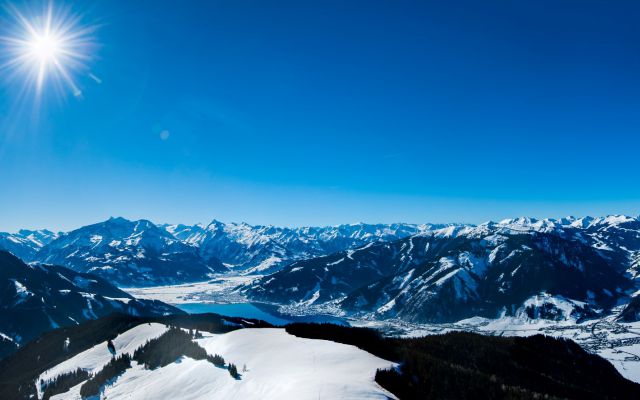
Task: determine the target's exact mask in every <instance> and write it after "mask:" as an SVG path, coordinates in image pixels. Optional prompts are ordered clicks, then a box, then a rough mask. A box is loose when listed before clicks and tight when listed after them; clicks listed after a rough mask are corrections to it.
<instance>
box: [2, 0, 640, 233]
mask: <svg viewBox="0 0 640 400" xmlns="http://www.w3.org/2000/svg"><path fill="white" fill-rule="evenodd" d="M345 3H348V4H345ZM634 3H635V4H634ZM15 4H16V5H17V7H18V8H19V9H27V8H29V7H31V9H32V10H33V9H39V8H38V7H35V8H34V7H33V5H34V4H36V5H37V4H38V3H33V2H29V3H22V2H17V3H15ZM27 6H29V7H27ZM63 6H64V7H70V8H71V10H73V11H74V12H77V13H80V14H82V23H83V24H92V25H98V26H99V27H98V29H97V30H96V31H95V33H94V34H93V36H94V38H95V41H96V43H97V44H98V46H97V47H96V48H95V49H93V50H92V53H91V55H92V57H93V59H92V60H91V61H90V62H89V63H88V66H89V67H90V70H83V71H81V73H78V74H77V75H76V81H77V83H78V85H79V87H80V88H81V89H82V92H83V96H82V98H76V97H73V96H72V95H70V94H69V93H66V96H61V93H60V90H57V91H56V90H54V89H55V88H53V87H47V86H46V82H45V87H44V90H43V95H42V99H41V101H40V102H39V104H37V105H36V104H35V102H33V104H29V102H28V100H25V98H26V97H28V96H20V93H19V88H20V87H21V85H20V83H21V82H17V81H16V80H17V79H19V78H16V77H15V76H12V77H11V78H9V77H7V76H1V77H0V78H2V79H0V182H2V193H1V194H0V230H16V229H18V228H20V227H29V228H33V227H49V228H52V229H70V228H75V227H78V226H80V225H83V224H87V223H91V222H95V221H98V220H102V219H106V218H108V217H109V216H112V215H122V216H125V217H128V218H148V219H151V220H153V221H155V222H186V223H192V222H199V221H202V222H206V221H209V220H210V219H212V218H214V217H215V218H217V219H220V220H225V221H247V222H249V223H261V224H277V225H308V224H319V225H325V224H337V223H343V222H344V223H347V222H356V221H366V222H395V221H406V222H449V221H458V222H477V223H479V222H483V221H485V220H488V219H494V220H497V219H502V218H505V217H511V216H518V215H529V216H537V217H545V216H564V215H569V214H573V215H584V214H609V213H628V214H638V213H640V178H639V175H638V170H639V168H638V148H639V147H640V118H639V117H640V96H639V93H640V25H638V24H637V21H638V19H639V18H640V4H638V3H637V2H615V5H614V4H613V3H609V2H601V1H557V0H553V1H551V0H549V1H488V2H478V1H457V2H449V1H438V2H431V1H420V2H418V1H416V2H404V1H384V2H382V1H352V2H344V1H335V2H333V1H326V0H324V1H270V2H264V1H257V0H256V1H189V2H184V1H158V0H155V1H142V0H140V1H135V2H132V1H124V0H118V1H116V0H109V1H106V0H104V1H99V2H90V1H87V2H82V3H81V4H80V5H73V4H71V3H55V2H54V7H63ZM8 22H10V20H8V19H7V15H6V12H5V15H3V19H2V23H3V25H4V27H5V28H6V27H7V26H8V25H7V24H8ZM88 72H91V73H92V74H94V75H95V76H97V77H99V78H100V80H101V82H102V83H100V84H99V83H97V82H96V81H95V80H94V79H91V78H90V77H89V76H88ZM0 73H2V71H0ZM19 101H20V103H19ZM163 132H164V133H163Z"/></svg>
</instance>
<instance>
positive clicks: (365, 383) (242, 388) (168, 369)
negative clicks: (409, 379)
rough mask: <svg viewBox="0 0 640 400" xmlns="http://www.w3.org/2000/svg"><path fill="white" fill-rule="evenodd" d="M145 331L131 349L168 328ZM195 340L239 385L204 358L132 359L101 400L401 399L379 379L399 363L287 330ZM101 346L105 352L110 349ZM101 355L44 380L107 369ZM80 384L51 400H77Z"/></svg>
mask: <svg viewBox="0 0 640 400" xmlns="http://www.w3.org/2000/svg"><path fill="white" fill-rule="evenodd" d="M153 325H156V324H153ZM142 327H143V325H140V326H138V327H136V328H133V329H132V330H130V331H127V332H125V333H124V334H123V335H121V336H127V337H130V336H134V337H135V338H136V339H135V340H132V341H130V342H129V343H130V344H133V343H134V342H135V343H140V344H144V342H145V341H146V340H147V339H148V338H151V337H152V336H153V335H156V334H160V333H161V332H163V331H164V330H165V329H167V328H166V327H164V326H163V327H162V328H158V327H155V328H156V331H155V332H151V331H148V330H147V331H145V332H142V330H141V329H144V328H142ZM132 331H134V332H132ZM196 341H197V342H198V344H199V345H200V346H202V347H203V348H205V349H206V350H207V352H208V353H209V354H220V355H222V356H223V357H224V358H225V360H226V361H227V362H228V363H229V362H230V363H234V364H236V365H237V367H238V371H239V372H240V373H241V375H242V376H241V379H239V380H236V379H233V378H232V377H231V376H230V375H229V373H228V371H227V370H226V369H223V368H218V367H215V366H213V365H212V364H211V363H209V362H208V361H205V360H198V361H196V360H193V359H190V358H186V357H182V358H180V359H178V360H176V362H174V363H172V364H169V365H167V366H165V367H163V368H158V369H155V370H147V369H144V367H143V366H141V365H137V364H136V363H135V361H134V362H133V366H132V368H130V369H128V370H127V371H126V372H125V373H124V374H122V375H121V376H119V377H118V378H117V379H116V380H115V381H114V382H112V383H111V384H109V385H107V386H106V387H105V388H104V390H103V393H102V395H101V399H109V400H118V399H129V400H145V399H149V400H150V399H184V400H204V399H225V400H226V399H229V400H232V399H238V400H240V399H242V400H252V399H256V400H263V399H292V400H293V399H295V400H304V399H314V400H316V399H387V398H392V399H394V398H395V396H394V395H393V394H391V393H389V392H387V391H386V390H384V389H383V388H381V387H380V386H379V385H378V384H377V383H376V382H375V381H374V377H375V373H376V370H377V369H378V368H393V367H394V366H395V365H394V363H392V362H390V361H386V360H383V359H381V358H378V357H375V356H373V355H371V354H369V353H367V352H365V351H363V350H360V349H358V348H356V347H354V346H349V345H344V344H340V343H335V342H331V341H325V340H315V339H303V338H298V337H295V336H292V335H289V334H288V333H286V331H285V330H284V329H276V328H273V329H240V330H237V331H233V332H230V333H226V334H219V335H215V334H205V337H203V338H201V339H198V340H196ZM114 343H115V344H116V348H117V349H118V351H117V352H118V354H120V351H121V350H122V351H127V352H130V351H133V349H131V348H130V346H124V347H122V346H120V347H118V346H119V343H118V341H117V339H116V340H114ZM96 347H98V348H100V347H104V349H105V350H106V349H107V346H106V343H105V344H101V345H99V346H96ZM103 356H106V355H105V354H100V355H98V354H97V352H96V350H95V348H92V349H90V350H87V351H85V352H84V353H81V354H79V355H77V356H76V357H73V358H72V359H70V360H67V361H65V362H64V363H62V364H60V365H58V366H56V367H55V368H53V369H51V370H49V371H47V372H46V373H45V374H46V376H48V377H51V376H55V374H60V373H63V372H66V371H70V370H73V369H75V368H77V367H81V368H89V369H91V370H95V368H96V367H97V366H98V365H103V364H104V363H106V361H105V359H104V358H103ZM108 358H110V355H109V356H108ZM108 358H107V359H106V360H107V361H108ZM63 364H64V365H63ZM98 369H99V368H98ZM45 374H43V375H45ZM80 386H81V385H77V386H75V387H73V388H72V389H71V390H70V391H69V392H67V393H63V394H60V395H57V396H54V397H52V399H57V400H62V399H65V400H67V399H77V400H79V399H80V398H81V397H80V394H79V393H80Z"/></svg>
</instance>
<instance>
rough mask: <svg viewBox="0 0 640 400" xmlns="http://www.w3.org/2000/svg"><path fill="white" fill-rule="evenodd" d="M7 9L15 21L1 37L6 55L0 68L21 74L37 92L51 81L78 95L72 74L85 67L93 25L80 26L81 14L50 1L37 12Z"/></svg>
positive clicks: (90, 45) (26, 82)
mask: <svg viewBox="0 0 640 400" xmlns="http://www.w3.org/2000/svg"><path fill="white" fill-rule="evenodd" d="M9 11H10V14H11V15H12V16H13V17H14V19H15V22H16V24H15V28H14V29H13V30H12V32H10V34H9V35H6V36H3V37H2V41H3V44H4V47H5V50H6V51H5V52H3V53H4V54H6V55H7V60H6V61H4V63H3V65H2V69H7V70H12V71H13V72H14V73H15V74H19V75H22V76H23V79H25V84H26V85H28V86H32V87H34V88H35V90H36V93H37V94H40V93H41V92H42V91H43V88H44V86H45V84H46V83H48V82H51V83H52V84H53V85H54V86H55V87H57V88H58V89H66V90H68V91H70V92H71V93H72V94H73V95H74V96H80V95H81V94H82V91H81V90H80V88H79V87H78V84H77V83H76V80H75V78H74V75H75V74H76V73H77V72H79V71H81V70H83V69H86V62H87V61H89V60H90V50H91V48H92V47H93V46H92V45H93V42H92V37H91V33H92V32H93V29H92V28H90V27H83V26H81V25H80V23H79V21H80V17H79V16H78V15H73V14H71V13H70V12H69V11H68V10H54V8H53V5H52V4H51V3H49V4H48V6H47V7H46V8H45V10H44V11H43V12H42V13H41V14H40V15H37V14H34V15H25V14H23V13H21V12H20V11H18V10H17V9H15V8H10V9H9ZM56 11H57V12H56ZM15 74H14V75H15ZM12 76H13V75H12Z"/></svg>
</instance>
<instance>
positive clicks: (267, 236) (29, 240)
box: [0, 218, 444, 286]
mask: <svg viewBox="0 0 640 400" xmlns="http://www.w3.org/2000/svg"><path fill="white" fill-rule="evenodd" d="M443 226H444V225H414V224H362V223H361V224H350V225H339V226H334V227H304V228H284V227H274V226H260V225H258V226H252V225H248V224H245V223H229V224H225V223H222V222H219V221H216V220H214V221H213V222H211V223H210V224H208V225H202V224H197V225H190V226H188V225H167V224H164V225H156V224H153V223H152V222H150V221H147V220H138V221H129V220H127V219H124V218H110V219H108V220H107V221H103V222H99V223H96V224H92V225H87V226H84V227H81V228H79V229H75V230H73V231H70V232H60V233H57V234H54V233H52V232H50V231H46V230H43V231H26V230H22V231H20V232H18V233H15V234H9V233H0V249H4V250H7V251H10V252H12V253H13V254H15V255H16V256H18V257H20V258H22V259H23V260H25V261H27V262H39V263H45V264H56V265H62V266H65V267H68V268H71V269H73V270H75V271H79V272H90V273H93V274H96V275H99V276H102V277H104V278H105V279H108V280H109V281H111V282H113V283H115V284H117V285H119V286H151V285H167V284H174V283H184V282H193V281H203V280H207V279H209V278H211V277H212V276H214V275H215V274H220V273H227V272H231V271H233V272H235V273H244V274H251V273H260V274H265V273H269V272H273V271H277V270H278V269H280V268H282V267H284V266H285V265H287V264H289V263H291V262H293V261H296V260H302V259H307V258H312V257H318V256H323V255H326V254H330V253H333V252H336V251H341V250H345V249H350V248H356V247H359V246H362V245H365V244H367V243H372V242H376V241H389V240H396V239H400V238H403V237H407V236H410V235H415V234H417V233H420V232H424V231H427V230H429V229H434V228H438V227H443Z"/></svg>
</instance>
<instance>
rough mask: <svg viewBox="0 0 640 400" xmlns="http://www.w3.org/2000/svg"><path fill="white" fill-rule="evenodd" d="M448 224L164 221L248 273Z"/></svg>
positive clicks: (206, 252)
mask: <svg viewBox="0 0 640 400" xmlns="http://www.w3.org/2000/svg"><path fill="white" fill-rule="evenodd" d="M445 226H447V225H433V224H429V225H415V224H364V223H358V224H345V225H338V226H327V227H301V228H286V227H276V226H262V225H256V226H252V225H248V224H246V223H223V222H220V221H216V220H214V221H213V222H211V223H210V224H209V225H206V226H204V225H193V226H186V225H163V227H164V228H165V229H166V230H167V231H168V232H170V233H171V234H172V235H174V236H175V237H176V238H178V239H180V240H182V241H184V242H186V243H189V244H192V245H194V246H197V247H198V248H199V249H200V254H201V255H202V257H203V258H204V259H205V260H208V259H210V258H212V257H214V258H218V259H219V260H221V261H222V262H223V263H225V264H226V265H229V266H231V267H232V268H234V269H236V270H241V271H244V272H245V273H252V272H259V273H261V274H264V273H269V272H274V271H277V270H278V269H280V268H282V267H283V266H285V265H287V264H289V263H291V262H293V261H296V260H304V259H308V258H313V257H319V256H323V255H328V254H331V253H335V252H338V251H342V250H346V249H353V248H357V247H360V246H363V245H365V244H367V243H372V242H378V241H393V240H397V239H401V238H404V237H407V236H411V235H415V234H417V233H420V232H425V231H428V230H431V229H437V228H442V227H445Z"/></svg>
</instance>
